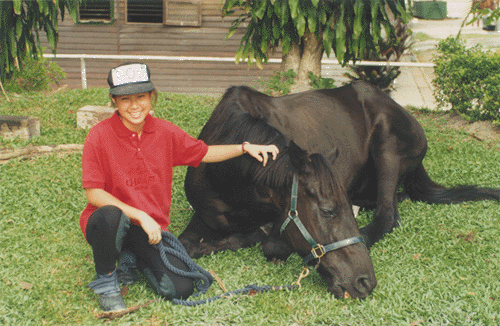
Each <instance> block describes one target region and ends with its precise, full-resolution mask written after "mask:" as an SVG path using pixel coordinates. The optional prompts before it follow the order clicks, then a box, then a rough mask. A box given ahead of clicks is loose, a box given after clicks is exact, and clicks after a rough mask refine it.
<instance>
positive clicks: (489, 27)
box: [483, 18, 500, 32]
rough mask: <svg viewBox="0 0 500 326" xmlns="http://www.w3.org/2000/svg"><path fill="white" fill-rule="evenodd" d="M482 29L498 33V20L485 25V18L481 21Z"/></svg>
mask: <svg viewBox="0 0 500 326" xmlns="http://www.w3.org/2000/svg"><path fill="white" fill-rule="evenodd" d="M483 29H484V30H485V31H488V32H500V20H497V21H496V22H495V21H493V22H491V23H490V24H489V25H486V18H484V19H483Z"/></svg>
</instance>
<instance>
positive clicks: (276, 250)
mask: <svg viewBox="0 0 500 326" xmlns="http://www.w3.org/2000/svg"><path fill="white" fill-rule="evenodd" d="M280 227H281V224H280V223H277V224H274V225H273V227H272V229H271V231H270V232H269V236H268V237H267V238H266V239H265V240H264V241H263V242H262V252H263V253H264V256H265V257H266V258H267V260H268V261H276V260H283V261H285V260H287V259H288V257H289V256H290V255H291V254H292V252H293V251H292V250H291V249H290V247H289V246H288V244H286V243H285V242H284V241H283V240H281V237H280V236H279V228H280Z"/></svg>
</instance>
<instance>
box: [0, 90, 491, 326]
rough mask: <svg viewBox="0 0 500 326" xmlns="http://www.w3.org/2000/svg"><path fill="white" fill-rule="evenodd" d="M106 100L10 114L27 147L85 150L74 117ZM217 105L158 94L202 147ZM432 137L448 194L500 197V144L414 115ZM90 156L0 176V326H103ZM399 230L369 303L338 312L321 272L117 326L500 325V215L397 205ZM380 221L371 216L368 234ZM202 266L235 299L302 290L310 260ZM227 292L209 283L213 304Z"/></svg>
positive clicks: (239, 255) (384, 251) (1, 109)
mask: <svg viewBox="0 0 500 326" xmlns="http://www.w3.org/2000/svg"><path fill="white" fill-rule="evenodd" d="M107 101H108V99H107V90H106V89H92V90H87V91H82V90H71V91H65V92H62V93H57V94H53V95H51V96H45V95H42V94H28V95H22V97H14V100H13V101H12V102H10V103H7V102H6V101H5V99H4V98H0V115H2V114H15V115H34V116H38V117H40V119H41V133H42V135H41V136H40V137H39V138H38V139H36V140H34V141H31V142H20V141H2V142H0V146H1V147H7V148H17V147H22V146H25V145H27V143H31V144H35V145H39V144H50V145H56V144H61V143H79V144H81V143H83V141H84V139H85V134H86V132H84V131H80V130H77V129H76V110H77V109H78V108H80V107H82V106H84V105H87V104H93V105H105V104H106V103H107ZM217 101H218V99H217V98H212V97H201V96H200V97H197V96H187V95H178V94H167V93H162V94H160V99H159V102H158V106H157V108H156V109H155V112H156V116H157V117H161V118H165V119H168V120H170V121H172V122H174V123H176V124H177V125H179V126H180V127H181V128H183V129H185V130H187V131H188V132H189V133H191V134H192V135H195V136H196V135H197V134H198V133H199V131H200V130H201V127H202V125H203V123H204V121H206V120H207V118H208V116H209V114H210V112H211V110H212V109H213V108H214V107H215V105H216V103H217ZM414 113H415V115H416V116H417V118H418V119H419V121H421V123H422V124H423V126H424V128H425V130H426V133H427V136H428V138H429V144H430V146H429V151H428V155H427V157H426V159H425V161H424V164H425V166H426V168H427V169H428V172H429V174H430V176H431V177H432V178H433V179H434V180H435V181H436V182H439V183H441V184H444V185H447V186H451V185H456V184H480V185H483V186H492V187H499V186H500V170H499V169H498V162H500V153H499V151H498V145H499V143H498V142H496V143H495V142H493V143H490V142H489V143H487V142H480V141H478V140H476V139H475V138H474V137H472V136H470V135H468V134H465V133H461V132H456V131H452V130H450V129H447V128H445V127H444V126H443V123H442V120H441V119H440V114H439V113H428V112H423V111H415V112H414ZM80 163H81V154H68V155H65V156H64V157H58V156H57V155H52V156H43V157H39V158H34V159H30V160H18V159H16V160H12V161H11V162H9V163H7V164H3V165H0V265H1V266H2V268H0V325H98V324H103V323H105V322H104V321H103V320H97V319H96V318H95V314H96V313H98V312H100V311H99V307H98V302H97V298H96V296H95V295H94V293H93V292H92V291H91V290H90V289H89V288H88V287H87V284H88V283H89V282H91V281H92V280H93V278H94V271H93V263H92V252H91V250H90V247H89V246H88V245H87V244H86V242H85V240H84V239H83V236H82V234H81V231H80V228H79V224H78V217H79V214H80V212H81V210H82V209H83V207H84V206H85V203H86V202H85V196H84V193H83V191H82V189H81V181H80V178H81V171H80ZM184 173H185V168H179V169H177V170H176V171H175V176H174V179H175V180H174V194H173V209H172V216H171V218H172V221H173V224H172V227H171V230H172V231H173V232H174V233H175V234H177V235H178V234H179V233H180V232H181V231H182V229H183V228H184V226H185V225H186V223H187V222H188V221H189V218H190V216H191V214H192V212H191V211H189V210H188V209H189V204H188V203H187V201H186V199H185V196H184V192H183V188H182V184H183V178H184ZM399 209H400V214H401V217H402V221H403V226H402V227H400V228H398V229H397V230H396V231H395V232H393V233H392V234H390V235H388V236H387V237H386V238H385V239H384V240H382V241H380V242H379V243H377V244H376V245H375V246H374V247H373V248H372V251H371V256H372V259H373V263H374V267H375V271H376V275H377V281H378V286H377V288H376V289H375V290H374V292H373V293H372V294H371V295H370V296H369V297H368V298H367V299H365V300H352V299H348V300H336V299H334V298H333V297H332V296H331V295H330V294H329V293H328V292H327V291H326V286H325V283H324V282H323V280H322V279H321V278H320V277H319V275H318V274H317V273H315V272H313V273H312V274H311V275H310V276H309V277H307V278H306V279H304V280H303V281H302V285H303V286H302V288H301V289H296V290H293V291H282V292H270V293H263V294H258V295H254V296H237V297H233V298H230V299H221V300H218V301H215V302H214V303H211V304H208V305H203V306H198V307H191V308H190V307H182V306H176V305H173V304H171V303H170V302H157V303H153V304H152V305H150V306H149V307H147V308H144V309H142V310H139V311H137V312H135V313H133V314H130V315H127V316H125V317H123V318H121V319H119V320H114V321H111V322H107V323H106V324H108V325H419V326H422V325H495V324H499V319H500V279H499V278H498V270H499V268H500V249H499V246H498V242H499V241H498V235H499V228H500V216H499V213H498V203H495V202H478V203H465V204H460V205H428V204H423V203H413V202H403V203H401V204H400V205H399ZM372 213H373V212H372V211H362V212H361V214H360V218H359V223H360V224H366V223H367V221H369V219H370V216H371V215H372ZM197 262H198V263H199V264H200V265H201V266H202V267H204V268H205V269H207V270H208V269H213V270H214V271H215V272H216V273H217V274H218V275H219V277H220V278H221V279H222V281H223V282H224V284H225V286H226V287H227V288H228V290H234V289H238V288H242V287H244V286H246V285H248V284H252V283H256V284H257V285H264V284H268V285H285V284H290V283H292V282H294V281H295V280H296V279H297V277H298V275H299V273H300V271H301V269H302V263H301V259H300V258H299V257H298V256H297V255H293V256H292V257H291V258H290V259H289V260H288V261H287V262H285V263H280V264H274V263H271V262H267V261H266V259H265V258H264V257H263V255H262V253H261V250H260V248H259V247H258V246H257V247H254V248H250V249H244V250H239V251H238V252H225V253H220V254H216V255H211V256H206V257H203V258H201V259H198V260H197ZM220 293H222V290H221V289H220V288H219V287H218V285H217V284H215V283H214V284H213V285H212V286H211V288H210V290H209V291H208V293H207V294H206V295H203V296H201V298H208V297H211V296H214V295H217V294H220ZM153 298H157V297H156V295H155V294H154V293H153V292H152V290H151V289H150V288H149V287H148V286H146V284H145V282H144V280H142V279H141V280H140V281H139V282H138V283H136V284H135V285H132V286H130V287H129V293H128V294H127V295H126V296H125V298H124V299H125V302H126V303H127V305H129V306H132V305H135V304H141V303H146V302H148V301H149V300H151V299H153Z"/></svg>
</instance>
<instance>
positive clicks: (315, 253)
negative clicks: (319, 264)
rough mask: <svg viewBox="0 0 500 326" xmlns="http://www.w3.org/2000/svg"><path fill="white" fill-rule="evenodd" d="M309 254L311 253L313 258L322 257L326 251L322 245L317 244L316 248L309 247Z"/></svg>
mask: <svg viewBox="0 0 500 326" xmlns="http://www.w3.org/2000/svg"><path fill="white" fill-rule="evenodd" d="M318 251H319V252H318ZM311 254H312V255H313V259H316V258H321V257H323V256H324V255H325V254H326V252H325V250H324V249H323V246H322V245H320V244H318V246H317V247H316V248H312V249H311Z"/></svg>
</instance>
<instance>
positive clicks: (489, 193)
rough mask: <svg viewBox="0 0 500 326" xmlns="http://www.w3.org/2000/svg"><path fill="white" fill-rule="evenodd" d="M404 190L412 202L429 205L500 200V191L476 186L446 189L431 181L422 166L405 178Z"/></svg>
mask: <svg viewBox="0 0 500 326" xmlns="http://www.w3.org/2000/svg"><path fill="white" fill-rule="evenodd" d="M404 190H405V192H406V193H407V194H408V196H409V197H410V198H411V200H416V201H424V202H427V203H429V204H453V203H461V202H465V201H477V200H487V199H490V200H496V201H499V200H500V189H494V188H480V187H476V186H458V187H453V188H446V187H443V186H441V185H438V184H436V183H435V182H434V181H432V180H431V178H430V177H429V175H428V174H427V172H426V171H425V169H424V166H423V165H422V164H420V165H419V167H418V168H417V169H416V170H415V171H413V172H411V173H410V174H409V175H407V176H406V177H405V180H404Z"/></svg>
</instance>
